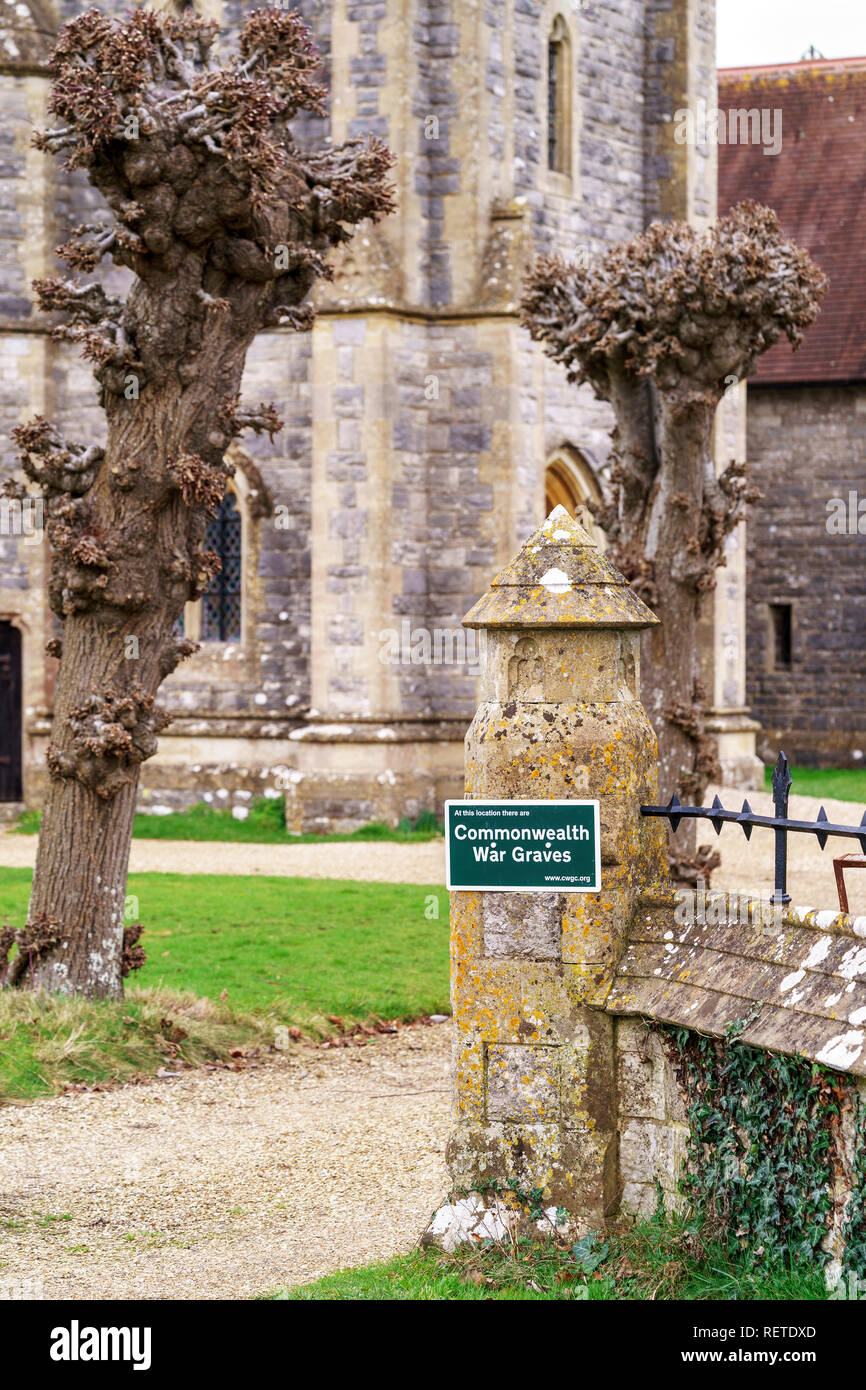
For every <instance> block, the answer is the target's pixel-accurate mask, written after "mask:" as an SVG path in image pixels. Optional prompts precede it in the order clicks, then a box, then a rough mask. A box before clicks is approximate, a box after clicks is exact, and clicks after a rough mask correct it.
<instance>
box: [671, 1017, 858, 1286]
mask: <svg viewBox="0 0 866 1390" xmlns="http://www.w3.org/2000/svg"><path fill="white" fill-rule="evenodd" d="M747 1022H748V1020H743V1021H741V1022H739V1023H736V1024H733V1025H732V1026H731V1027H730V1028H729V1029H728V1031H727V1034H726V1036H725V1037H724V1038H723V1039H719V1038H708V1037H705V1036H703V1035H702V1034H699V1033H694V1032H692V1031H690V1030H689V1029H686V1028H670V1027H660V1028H659V1032H660V1034H661V1036H662V1041H663V1043H664V1045H665V1048H666V1050H667V1052H668V1055H669V1056H670V1057H671V1060H672V1061H673V1063H674V1065H675V1067H676V1071H677V1078H678V1081H679V1084H680V1086H681V1088H682V1091H683V1093H684V1095H685V1098H686V1106H687V1111H688V1121H689V1140H688V1146H687V1151H686V1158H685V1162H684V1165H683V1174H682V1177H681V1179H680V1189H681V1191H682V1192H683V1195H684V1196H686V1197H687V1198H688V1200H689V1201H690V1203H691V1206H692V1208H693V1210H694V1212H695V1214H696V1216H697V1217H698V1218H699V1219H700V1220H701V1222H702V1224H704V1225H705V1227H706V1228H708V1229H711V1230H713V1232H714V1233H717V1234H718V1236H719V1238H720V1239H721V1240H723V1241H724V1242H725V1243H726V1245H727V1247H728V1249H729V1250H730V1251H731V1253H734V1252H736V1251H741V1250H743V1251H748V1252H750V1254H751V1255H752V1256H753V1257H754V1259H755V1260H759V1259H770V1260H772V1259H776V1258H780V1257H783V1256H789V1255H791V1256H793V1255H796V1256H798V1257H799V1258H801V1259H804V1258H805V1259H807V1260H809V1261H811V1262H813V1263H815V1264H818V1265H821V1266H823V1265H826V1264H827V1263H828V1261H829V1260H830V1259H831V1254H830V1252H829V1251H828V1250H824V1249H822V1248H821V1242H822V1241H823V1239H824V1237H825V1235H826V1234H827V1231H828V1229H829V1225H830V1221H831V1219H832V1215H833V1203H834V1196H833V1183H834V1178H835V1175H836V1173H837V1172H838V1171H839V1170H840V1168H842V1169H844V1167H845V1160H844V1150H843V1145H842V1135H841V1112H842V1108H843V1106H844V1105H845V1104H851V1103H856V1104H857V1105H858V1107H860V1110H859V1112H858V1125H859V1131H858V1133H859V1141H860V1142H859V1143H858V1145H857V1153H856V1159H855V1164H856V1168H857V1172H856V1174H854V1175H853V1179H852V1175H849V1180H852V1181H853V1195H852V1197H851V1200H850V1202H849V1204H848V1207H847V1209H846V1221H845V1228H844V1229H846V1230H847V1229H848V1228H850V1231H849V1235H850V1238H851V1247H850V1253H849V1256H848V1257H847V1259H846V1265H848V1261H849V1260H851V1259H856V1260H857V1262H858V1263H857V1266H856V1269H855V1272H857V1273H858V1274H859V1273H860V1272H861V1271H862V1272H863V1273H866V1210H864V1208H866V1118H864V1116H863V1114H862V1106H860V1102H859V1098H858V1097H857V1094H856V1090H855V1089H854V1087H853V1085H852V1082H851V1078H850V1077H847V1076H843V1075H841V1074H840V1073H838V1072H833V1071H830V1070H828V1069H827V1068H826V1067H822V1066H819V1065H817V1064H815V1063H811V1062H807V1061H804V1060H803V1058H801V1057H788V1056H779V1055H777V1054H775V1053H770V1052H765V1051H763V1050H762V1049H760V1048H755V1047H749V1046H748V1045H746V1044H744V1043H742V1042H740V1041H739V1037H740V1034H741V1033H742V1031H743V1029H744V1028H745V1027H746V1026H747ZM849 1267H851V1268H855V1267H854V1266H853V1265H850V1266H849Z"/></svg>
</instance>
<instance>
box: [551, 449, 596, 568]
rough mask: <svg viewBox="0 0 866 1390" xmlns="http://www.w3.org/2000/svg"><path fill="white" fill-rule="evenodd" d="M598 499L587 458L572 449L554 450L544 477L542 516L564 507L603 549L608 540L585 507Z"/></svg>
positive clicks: (592, 473)
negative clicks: (543, 510)
mask: <svg viewBox="0 0 866 1390" xmlns="http://www.w3.org/2000/svg"><path fill="white" fill-rule="evenodd" d="M601 500H602V496H601V489H600V487H599V485H598V483H597V482H596V478H595V474H594V472H593V470H592V468H591V467H590V465H589V464H588V463H587V461H586V459H585V458H583V456H582V455H581V454H579V453H578V452H577V451H576V450H573V449H559V450H557V452H556V453H555V454H554V455H553V456H552V458H551V459H550V460H549V461H548V464H547V468H546V470H545V474H544V502H545V515H546V516H549V515H550V513H551V512H552V511H553V509H554V507H564V508H565V510H566V511H567V512H568V513H569V515H570V516H573V517H574V518H575V520H576V521H579V522H580V524H581V526H583V527H584V529H585V530H586V531H588V532H589V534H590V535H591V536H592V539H593V540H594V541H595V543H596V545H598V546H600V548H601V549H602V550H605V549H606V548H607V537H606V536H605V534H604V531H603V530H602V528H601V527H600V526H599V524H598V522H597V521H596V520H595V517H594V516H593V515H592V512H591V511H590V510H589V508H588V507H587V505H586V504H587V502H590V501H591V502H601Z"/></svg>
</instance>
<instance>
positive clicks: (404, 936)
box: [0, 869, 449, 1098]
mask: <svg viewBox="0 0 866 1390" xmlns="http://www.w3.org/2000/svg"><path fill="white" fill-rule="evenodd" d="M30 878H31V874H30V870H28V869H0V922H9V923H11V924H12V925H13V926H21V925H22V924H23V922H24V920H25V915H26V911H27V899H28V895H29V890H30ZM127 891H128V893H129V894H130V896H132V897H134V898H136V899H137V900H138V903H137V908H136V910H135V912H134V913H133V914H131V915H130V918H129V919H130V920H133V919H137V920H140V921H142V922H143V923H144V924H145V930H144V934H143V936H142V939H141V944H142V945H143V946H144V948H145V950H146V952H147V956H148V959H147V963H146V964H145V966H144V968H143V969H142V970H140V971H137V972H136V974H135V975H134V976H133V977H131V979H130V980H129V981H128V982H127V996H126V998H125V999H124V1000H123V1001H122V1002H121V1003H118V1004H114V1003H93V1004H87V1003H85V1002H81V1001H76V1002H75V1008H73V1007H72V1006H71V1005H70V1003H69V1001H66V1003H65V1004H63V1005H62V1006H61V1001H52V1000H50V999H48V1000H44V1001H43V1003H42V1004H41V1005H40V1006H39V1008H36V1007H35V1006H34V1005H33V1003H32V1000H33V996H29V995H27V994H20V993H18V992H17V991H9V992H8V993H7V992H5V991H0V1098H2V1096H3V1095H4V1094H6V1095H7V1096H9V1095H12V1094H18V1095H23V1094H37V1093H38V1092H39V1091H46V1090H54V1089H57V1087H58V1086H59V1085H62V1084H63V1083H64V1082H67V1081H74V1080H87V1081H91V1082H92V1081H95V1080H105V1079H110V1078H111V1077H112V1076H115V1075H117V1076H122V1075H128V1074H129V1071H130V1066H129V1057H128V1056H127V1055H126V1054H127V1053H128V1052H129V1049H130V1044H131V1043H132V1042H133V1040H134V1036H135V1029H134V1027H133V1024H130V1023H124V1022H123V1019H124V1016H127V1017H133V1016H134V1015H135V1008H133V1007H132V1005H135V1007H136V1008H138V1010H139V1014H140V1023H139V1025H137V1026H138V1027H139V1031H140V1029H141V1028H144V1030H145V1032H146V1031H147V1028H148V1027H150V1026H151V1023H152V1024H153V1027H154V1028H155V1035H154V1038H153V1039H152V1040H151V1041H152V1042H153V1043H154V1045H155V1047H156V1048H157V1054H156V1055H157V1057H158V1056H159V1049H160V1048H161V1046H162V1043H161V1036H162V1035H161V1031H160V1020H159V1018H158V1017H156V1016H155V1015H154V1017H153V1018H151V1014H152V1013H153V1010H152V1009H151V1010H150V1013H148V1012H147V1010H148V1008H149V1004H150V1003H152V1000H154V999H161V998H170V999H172V1000H174V1001H175V1004H174V1014H172V1017H174V1015H175V1014H177V1015H178V1020H177V1021H178V1024H179V1026H180V1027H181V1028H182V1029H183V1030H184V1031H186V1032H187V1033H188V1035H189V1037H188V1038H187V1039H183V1040H181V1044H180V1055H181V1056H182V1057H183V1056H186V1055H187V1052H188V1053H189V1056H188V1060H189V1061H192V1062H194V1061H197V1060H201V1058H200V1057H199V1056H198V1055H193V1054H194V1053H195V1044H196V1039H197V1038H198V1033H201V1032H202V1029H204V1031H205V1032H206V1033H207V1035H208V1036H207V1039H205V1040H201V1039H198V1041H199V1042H201V1046H202V1047H205V1049H207V1048H210V1052H209V1053H208V1055H217V1053H218V1052H219V1050H220V1049H222V1053H221V1055H223V1056H225V1055H226V1053H227V1051H228V1050H229V1049H230V1047H231V1046H235V1045H243V1044H256V1045H258V1044H265V1043H269V1044H273V1041H274V1037H275V1030H276V1028H277V1027H279V1026H283V1027H285V1026H295V1027H300V1028H301V1029H302V1030H303V1031H304V1032H305V1033H306V1034H309V1035H310V1036H313V1037H322V1036H326V1035H328V1034H332V1033H334V1032H335V1031H338V1030H339V1029H340V1027H341V1026H342V1027H349V1026H351V1025H352V1024H354V1023H356V1022H360V1021H365V1020H369V1019H372V1018H379V1019H395V1018H396V1019H409V1018H417V1017H419V1016H420V1015H423V1014H431V1013H445V1012H448V1011H449V1002H448V997H449V984H448V894H447V892H446V890H445V889H444V888H441V887H433V886H431V887H426V886H423V885H415V884H381V883H354V882H351V881H348V880H341V879H337V880H333V879H297V878H265V877H258V876H255V877H253V876H250V877H242V876H239V875H201V876H199V875H191V874H135V875H132V876H131V877H130V880H129V885H128V889H127ZM131 906H135V904H131ZM436 910H438V918H436V917H432V916H428V915H427V914H429V913H432V912H433V911H436ZM133 981H134V983H133ZM28 999H29V1000H30V1001H31V1003H30V1005H29V1006H28V1007H27V1008H24V1005H22V1004H20V1003H18V1002H16V1001H20V1000H24V1001H27V1000H28ZM196 1000H204V1001H208V1005H209V1007H208V1008H207V1009H204V1008H201V1007H200V1008H199V1010H198V1011H199V1013H200V1014H201V1015H202V1017H201V1019H199V1023H200V1024H201V1028H198V1032H197V1031H196V1027H193V1026H191V1025H192V1024H194V1023H195V1021H196V1020H195V1015H196V1008H197V1005H196ZM166 1007H167V1006H166ZM22 1009H23V1012H22ZM76 1009H77V1010H78V1011H79V1012H78V1013H77V1012H76ZM28 1010H29V1011H28ZM142 1010H144V1013H142V1012H141V1011H142ZM52 1011H53V1013H52ZM79 1013H80V1017H79ZM181 1015H183V1017H181ZM25 1018H27V1019H29V1020H30V1025H32V1030H35V1040H31V1041H28V1040H27V1036H26V1035H27V1027H25V1026H24V1022H23V1020H24V1019H25ZM184 1018H188V1022H184ZM148 1019H150V1023H148ZM335 1019H337V1020H342V1024H341V1023H340V1022H336V1023H335V1022H334V1020H335ZM217 1023H218V1024H219V1027H217ZM205 1024H207V1027H206V1028H205ZM67 1025H68V1026H69V1028H70V1029H71V1030H73V1031H74V1030H75V1029H76V1028H80V1033H79V1037H80V1038H84V1039H85V1041H89V1042H90V1043H91V1044H92V1046H90V1047H89V1048H88V1049H87V1058H86V1064H85V1062H82V1061H81V1059H80V1056H79V1053H80V1048H79V1047H78V1046H77V1045H76V1044H74V1043H70V1045H69V1050H68V1053H67V1063H68V1064H67V1063H64V1064H62V1065H60V1064H59V1062H58V1058H59V1050H60V1048H61V1043H62V1040H63V1037H65V1036H67V1033H66V1032H65V1030H66V1029H67ZM196 1026H197V1025H196ZM13 1027H14V1029H15V1031H16V1033H17V1042H16V1044H15V1046H14V1047H13V1046H12V1044H11V1041H10V1039H11V1033H10V1032H9V1030H10V1029H13ZM46 1028H47V1029H48V1032H49V1034H50V1038H49V1041H50V1047H48V1053H49V1054H50V1056H46V1060H45V1064H44V1066H42V1067H41V1070H40V1066H39V1065H38V1063H39V1055H41V1054H40V1048H43V1042H44V1041H45V1036H44V1035H45V1029H46ZM214 1030H216V1031H214ZM169 1031H170V1030H169ZM212 1034H213V1036H211V1035H212ZM217 1035H218V1036H217ZM100 1040H101V1041H100ZM46 1046H47V1043H46ZM214 1049H216V1051H214ZM16 1050H17V1053H18V1054H19V1056H18V1061H17V1063H15V1064H14V1067H13V1062H12V1060H11V1058H12V1057H13V1055H14V1054H15V1053H16ZM44 1050H45V1049H44V1048H43V1051H44ZM145 1051H147V1049H145ZM151 1051H152V1049H151ZM132 1053H135V1048H134V1047H133V1048H132ZM38 1054H39V1055H38ZM55 1054H56V1055H55ZM148 1055H150V1054H149V1053H148ZM28 1058H29V1059H30V1060H28ZM151 1060H153V1058H151ZM60 1061H61V1062H62V1058H60ZM31 1063H32V1064H31ZM142 1065H143V1064H142V1062H141V1059H140V1058H138V1056H137V1055H136V1057H135V1067H133V1068H132V1069H133V1070H135V1069H141V1067H142ZM145 1069H146V1066H145ZM12 1070H14V1073H15V1076H14V1077H13V1076H12V1074H11V1073H12ZM40 1076H41V1080H40V1079H39V1078H40Z"/></svg>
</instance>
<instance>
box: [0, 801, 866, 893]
mask: <svg viewBox="0 0 866 1390" xmlns="http://www.w3.org/2000/svg"><path fill="white" fill-rule="evenodd" d="M716 792H718V793H719V796H720V797H721V800H722V803H723V804H724V805H725V806H727V807H728V808H730V809H734V808H736V807H739V806H742V804H743V796H744V793H743V792H742V791H738V790H736V789H734V788H731V787H709V788H708V790H707V794H706V798H705V801H704V804H705V805H709V803H710V802H711V801H712V798H713V796H714V795H715V794H716ZM745 795H747V797H748V801H749V805H750V806H751V807H752V809H753V810H755V811H760V812H762V813H763V814H771V813H772V809H773V802H772V798H771V797H770V796H769V795H768V794H767V793H765V792H748V793H745ZM821 805H822V803H821V802H820V801H819V800H817V799H816V798H815V797H809V796H792V797H791V815H792V816H794V817H795V818H796V819H800V820H815V819H816V818H817V815H818V810H819V807H820V806H821ZM823 805H824V807H825V809H826V811H827V815H828V816H829V818H830V820H836V821H841V822H842V823H843V824H845V825H857V824H859V821H860V817H861V815H862V814H863V807H862V806H860V805H858V804H857V802H854V801H825V802H823ZM698 837H699V840H701V841H706V842H707V843H708V844H712V845H713V846H714V847H715V848H716V849H718V850H719V851H720V853H721V855H722V867H721V868H720V869H718V870H716V872H715V873H714V874H713V887H714V888H724V889H728V890H730V891H732V892H742V893H747V892H748V893H755V894H760V893H762V892H771V891H772V888H773V832H772V831H771V830H754V831H753V832H752V838H751V841H747V840H746V838H745V836H744V835H743V833H742V831H741V830H739V829H738V828H737V827H736V826H730V825H728V826H725V827H724V829H723V830H722V833H721V835H720V836H719V837H718V838H716V834H715V832H714V830H713V829H712V826H710V825H708V824H706V823H703V824H701V825H699V826H698ZM852 851H853V852H859V846H858V845H857V842H856V841H852V840H838V839H837V840H830V841H829V843H828V845H827V848H826V850H825V851H824V852H823V854H822V852H821V851H820V850H819V848H818V844H817V841H815V840H814V839H813V838H812V837H811V836H809V835H792V836H791V837H790V840H789V851H788V852H789V885H790V889H789V891H790V892H791V894H792V896H793V898H794V901H795V903H796V905H797V906H811V907H827V908H829V907H833V906H834V905H835V904H836V902H837V898H836V883H835V879H834V877H833V863H832V860H833V856H834V855H840V854H845V853H848V852H852ZM35 855H36V836H35V835H14V834H11V833H10V832H8V831H0V865H17V866H22V867H28V866H32V864H33V861H34V858H35ZM130 869H131V871H132V872H133V873H148V872H154V871H155V872H158V873H180V874H208V873H220V874H272V875H274V876H276V877H292V876H293V875H297V876H298V877H302V878H351V879H358V880H360V881H365V882H378V883H444V882H445V848H444V843H443V841H442V840H431V841H429V842H427V843H424V844H414V845H412V844H410V845H405V844H402V845H401V844H396V843H392V842H388V841H384V842H383V841H374V842H372V843H364V844H357V843H356V844H350V843H343V844H319V845H245V844H232V843H227V842H223V841H195V840H134V841H133V845H132V856H131V859H130ZM846 881H847V882H848V883H849V885H850V886H849V897H850V900H851V907H852V910H853V911H854V912H857V913H864V914H866V870H860V871H857V870H854V871H852V872H850V873H849V874H848V876H847V880H846Z"/></svg>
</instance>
